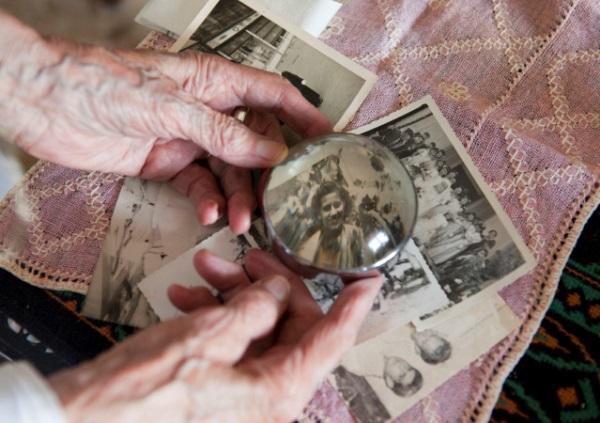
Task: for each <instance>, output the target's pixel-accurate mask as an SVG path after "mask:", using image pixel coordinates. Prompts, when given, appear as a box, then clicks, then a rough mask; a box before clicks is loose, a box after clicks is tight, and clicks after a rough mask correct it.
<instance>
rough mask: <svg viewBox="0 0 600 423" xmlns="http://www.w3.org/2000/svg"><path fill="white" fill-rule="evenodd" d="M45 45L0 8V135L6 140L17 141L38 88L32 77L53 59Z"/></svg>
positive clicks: (35, 33)
mask: <svg viewBox="0 0 600 423" xmlns="http://www.w3.org/2000/svg"><path fill="white" fill-rule="evenodd" d="M45 45H46V42H45V40H44V38H43V37H42V36H41V35H40V34H38V33H37V32H36V31H35V30H33V29H32V28H30V27H28V26H26V25H25V24H23V23H22V22H20V21H19V20H17V19H16V18H14V17H12V16H10V15H8V14H6V13H4V12H3V11H2V10H0V136H2V138H3V139H5V140H6V141H9V142H17V141H18V138H19V133H20V131H21V128H20V126H21V125H22V124H23V122H24V121H26V119H24V118H25V117H26V115H27V114H28V112H29V109H30V107H28V106H30V105H31V102H32V100H33V96H34V95H35V90H36V89H37V90H39V88H40V87H39V84H36V81H35V79H36V78H37V77H38V75H39V73H40V69H41V68H43V67H44V66H49V65H51V63H52V61H53V60H52V58H51V57H50V55H49V54H48V53H47V49H46V48H45ZM54 60H56V59H54Z"/></svg>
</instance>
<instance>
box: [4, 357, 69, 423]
mask: <svg viewBox="0 0 600 423" xmlns="http://www.w3.org/2000/svg"><path fill="white" fill-rule="evenodd" d="M0 410H2V419H1V420H2V421H7V422H13V423H38V422H44V423H65V422H66V418H65V415H64V413H63V410H62V407H61V405H60V401H59V400H58V397H57V396H56V394H55V393H54V392H53V391H52V389H51V388H50V386H49V385H48V384H47V383H46V381H45V380H44V378H43V377H42V376H41V375H40V374H39V373H38V372H37V370H35V369H34V368H33V367H32V366H31V365H30V364H28V363H26V362H17V363H7V364H3V365H0Z"/></svg>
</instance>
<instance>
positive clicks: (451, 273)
mask: <svg viewBox="0 0 600 423" xmlns="http://www.w3.org/2000/svg"><path fill="white" fill-rule="evenodd" d="M353 132H355V133H358V134H362V135H366V136H368V137H370V138H372V139H374V140H376V141H378V142H380V143H381V144H383V145H385V146H386V147H387V148H389V149H390V150H391V151H392V152H393V153H394V155H395V156H396V157H397V158H398V159H400V160H401V161H402V163H403V164H404V166H405V167H406V168H407V170H408V172H409V174H410V175H411V177H412V178H413V182H414V185H415V188H416V190H417V198H418V199H417V202H418V210H419V212H418V216H417V223H416V225H415V228H414V231H413V239H414V240H415V242H416V244H417V245H418V246H419V248H420V250H421V251H422V252H423V255H424V256H425V258H426V259H427V261H428V263H429V266H430V268H431V269H432V271H433V273H434V274H435V276H436V278H437V280H438V281H439V283H440V284H441V286H442V288H443V289H444V291H445V292H446V294H447V295H448V298H449V300H450V303H451V304H450V306H451V308H455V306H456V305H457V304H459V303H463V302H465V301H475V300H476V299H474V298H473V297H475V296H479V295H482V294H484V293H493V292H497V291H498V290H499V289H501V288H503V287H504V286H506V285H507V284H510V283H512V282H514V281H515V280H516V279H517V278H519V277H520V276H523V275H524V274H525V273H527V272H528V271H530V270H531V269H532V268H533V267H534V265H535V260H534V258H533V255H532V254H531V252H530V251H529V250H528V249H527V246H526V245H525V243H524V242H523V240H522V239H521V237H520V235H519V233H518V232H517V230H516V229H515V227H514V225H513V224H512V222H511V221H510V219H509V217H508V215H507V214H506V212H505V211H504V209H503V208H502V206H501V205H500V203H499V202H498V200H497V199H496V197H495V196H494V194H493V193H492V191H491V190H490V189H489V187H488V186H487V184H486V183H485V181H484V180H483V177H482V176H481V174H480V173H479V171H478V169H477V168H476V166H475V165H474V163H473V162H472V160H471V158H470V157H469V155H468V153H467V151H466V150H465V148H464V147H463V146H462V144H461V143H460V141H459V140H458V139H457V138H456V135H455V134H454V132H453V131H452V129H451V127H450V125H449V124H448V122H447V121H446V119H445V118H444V116H443V115H442V113H441V112H440V110H439V109H438V107H437V106H436V104H435V102H434V101H433V99H432V98H431V97H426V98H424V99H422V100H419V101H417V102H415V103H413V104H411V105H410V106H408V107H405V108H403V109H401V110H399V111H397V112H394V113H392V114H390V115H388V116H385V117H383V118H381V119H379V120H377V121H375V122H372V123H370V124H369V125H366V126H363V127H361V128H358V129H356V130H354V131H353ZM476 294H477V295H476ZM435 314H436V313H433V314H432V315H428V316H425V318H423V319H421V320H423V321H421V322H420V324H425V321H427V320H429V319H434V320H430V321H429V323H428V324H432V323H433V322H434V321H439V320H441V319H444V318H447V314H446V315H444V314H445V313H438V314H442V315H444V316H439V317H438V316H436V315H435ZM416 323H417V324H419V322H416ZM421 327H423V326H421Z"/></svg>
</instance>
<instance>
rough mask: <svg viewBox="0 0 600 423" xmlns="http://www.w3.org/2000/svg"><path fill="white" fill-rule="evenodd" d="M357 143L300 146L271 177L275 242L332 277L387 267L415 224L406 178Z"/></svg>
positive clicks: (380, 154)
mask: <svg viewBox="0 0 600 423" xmlns="http://www.w3.org/2000/svg"><path fill="white" fill-rule="evenodd" d="M356 138H357V139H352V140H348V139H345V138H343V137H341V136H340V137H337V138H336V136H329V137H326V138H322V139H319V140H318V141H317V142H316V143H311V144H306V143H305V144H302V145H300V146H298V149H299V150H300V151H296V152H295V153H294V155H293V156H291V157H290V158H289V159H288V160H287V161H286V162H284V163H282V164H280V165H279V166H277V167H276V168H274V169H273V171H272V173H271V176H270V178H269V180H268V182H267V185H266V188H265V193H264V210H265V219H266V222H267V225H268V226H269V230H270V231H271V232H272V234H273V235H274V237H275V238H277V239H279V240H280V241H281V243H282V244H283V245H284V246H285V248H286V249H287V251H288V252H290V253H291V254H292V255H294V256H296V257H297V258H299V259H301V260H302V262H304V263H307V264H310V265H312V266H315V267H317V268H319V269H324V270H326V271H330V272H334V273H335V272H338V271H341V270H342V269H343V270H344V271H348V270H350V269H353V270H354V269H365V268H366V269H368V268H370V267H372V266H375V264H377V263H379V264H381V263H382V262H384V261H386V260H389V259H390V257H391V256H392V255H393V254H394V252H395V251H397V250H398V248H399V247H400V246H401V245H402V244H403V243H404V242H405V241H406V239H407V233H408V232H407V231H409V230H410V228H411V227H412V226H413V224H414V221H415V217H416V202H415V191H414V188H413V185H412V182H411V180H410V176H409V175H408V173H407V172H406V170H405V169H404V168H403V167H402V165H401V164H400V163H399V162H398V161H397V160H396V159H395V158H394V157H393V155H392V154H391V153H390V152H389V151H387V150H385V149H383V148H381V147H380V146H379V145H377V144H374V143H373V142H372V141H370V140H368V139H367V140H366V141H365V140H363V139H360V138H359V137H356ZM360 142H364V143H365V144H368V145H363V144H360ZM369 143H370V144H373V146H374V148H373V146H371V145H370V144H369ZM300 147H302V148H300Z"/></svg>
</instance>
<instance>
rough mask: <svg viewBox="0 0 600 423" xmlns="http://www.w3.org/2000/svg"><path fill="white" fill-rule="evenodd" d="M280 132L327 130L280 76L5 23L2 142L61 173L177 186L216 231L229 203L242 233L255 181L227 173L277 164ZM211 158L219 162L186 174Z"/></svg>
mask: <svg viewBox="0 0 600 423" xmlns="http://www.w3.org/2000/svg"><path fill="white" fill-rule="evenodd" d="M238 106H248V107H249V108H250V109H251V110H252V113H251V114H250V119H249V122H248V124H247V126H246V125H244V124H242V123H240V122H238V121H237V120H235V119H234V118H232V117H230V116H229V114H231V113H232V111H233V110H234V109H235V108H236V107H238ZM278 120H281V121H283V122H285V123H286V124H288V125H289V126H290V127H291V128H293V129H294V130H296V131H297V132H299V133H301V134H303V135H305V136H314V135H317V134H320V133H323V132H327V131H329V130H330V129H331V128H330V124H329V122H328V121H327V119H326V118H325V117H324V116H323V115H321V114H320V113H319V112H318V110H317V109H315V108H314V107H313V106H312V105H311V104H310V103H308V102H307V101H306V100H305V99H304V98H303V97H302V95H301V94H300V92H299V91H298V90H296V88H294V87H293V86H292V84H291V83H289V82H288V81H287V80H285V79H284V78H282V77H280V76H278V75H275V74H271V73H268V72H263V71H259V70H255V69H252V68H249V67H245V66H240V65H235V64H232V63H230V62H227V61H226V60H224V59H221V58H219V57H217V56H212V55H203V54H194V53H189V54H185V55H173V54H162V53H155V52H150V51H118V50H107V49H104V48H100V47H92V46H84V45H80V44H75V43H71V42H66V41H59V40H54V39H47V38H43V37H40V36H39V35H38V34H36V33H35V32H34V31H32V30H30V29H29V28H26V27H25V26H23V25H22V24H21V23H19V22H18V21H16V20H15V19H13V18H11V17H9V16H8V15H6V14H3V13H2V12H1V11H0V122H1V123H0V133H2V135H3V136H4V137H5V138H7V139H8V140H11V141H14V142H16V144H17V145H19V146H20V147H21V148H23V149H24V150H25V151H27V152H28V153H30V154H32V155H34V156H36V157H38V158H42V159H45V160H49V161H52V162H54V163H58V164H62V165H65V166H69V167H74V168H79V169H86V170H100V171H106V172H115V173H120V174H124V175H140V176H142V177H146V178H154V179H162V180H168V179H171V178H173V177H175V181H174V183H175V186H176V187H177V189H179V190H180V191H181V192H183V193H184V194H186V195H188V196H190V198H192V199H193V200H194V201H195V203H196V205H197V208H198V217H199V220H200V222H201V223H203V224H209V223H213V222H214V221H216V220H217V218H218V217H219V216H220V215H222V214H223V213H224V209H225V205H226V203H227V204H228V205H229V218H230V223H231V226H232V230H233V231H234V232H235V233H241V232H244V231H245V230H247V229H248V227H249V224H250V212H251V211H252V210H253V209H254V207H255V198H254V195H253V192H252V189H251V187H252V186H251V181H250V175H249V173H248V171H244V170H241V169H239V168H236V167H233V166H229V165H234V166H237V167H241V168H260V167H269V166H272V165H274V164H276V163H277V162H279V161H280V160H282V159H283V158H284V157H285V155H286V154H287V149H286V147H285V145H284V144H283V143H282V139H281V134H280V132H279V123H278ZM207 155H211V156H214V158H218V159H220V160H216V159H214V158H213V159H212V160H211V163H210V164H209V166H208V167H202V166H199V165H196V164H193V162H194V160H196V159H198V158H202V157H206V156H207ZM225 163H227V164H225ZM182 170H183V172H182ZM213 175H214V176H213ZM215 176H216V178H215ZM217 179H220V185H221V187H219V182H218V181H217ZM221 189H222V191H221ZM248 210H250V212H249V211H248Z"/></svg>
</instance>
